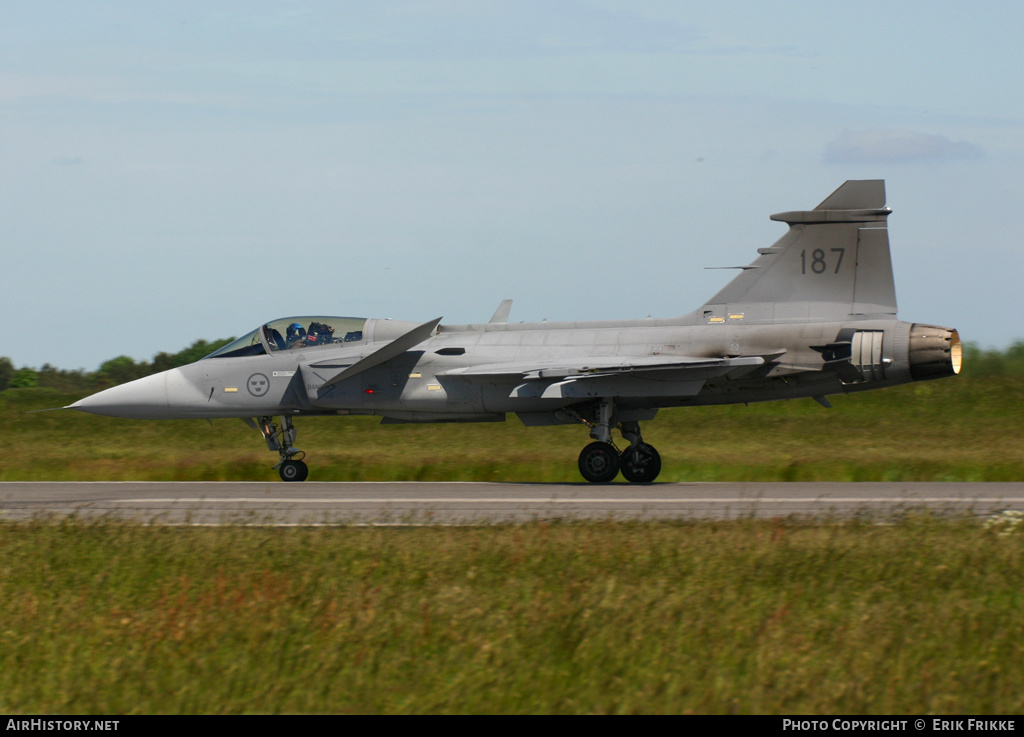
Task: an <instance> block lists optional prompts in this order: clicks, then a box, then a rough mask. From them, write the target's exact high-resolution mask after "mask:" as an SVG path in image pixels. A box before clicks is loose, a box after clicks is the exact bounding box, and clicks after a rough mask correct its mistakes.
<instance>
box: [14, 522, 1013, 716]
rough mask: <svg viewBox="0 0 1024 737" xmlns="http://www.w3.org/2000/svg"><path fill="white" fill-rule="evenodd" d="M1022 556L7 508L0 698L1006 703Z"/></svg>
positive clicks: (309, 708) (936, 533)
mask: <svg viewBox="0 0 1024 737" xmlns="http://www.w3.org/2000/svg"><path fill="white" fill-rule="evenodd" d="M1022 562H1024V535H1022V534H1021V533H1020V532H1019V531H1018V532H1016V533H1014V534H1010V535H1005V536H1001V535H999V534H997V533H996V532H995V531H993V530H991V529H986V528H985V527H983V526H982V525H981V524H979V523H977V522H975V521H971V520H948V519H946V520H941V519H932V518H927V517H916V518H915V517H911V518H906V519H904V520H902V521H900V522H898V523H894V524H889V525H877V524H868V523H867V522H856V521H854V522H846V523H838V522H836V523H831V522H822V521H819V522H813V523H811V522H797V521H785V520H769V521H754V520H743V521H738V522H737V521H734V522H709V523H686V524H682V523H680V524H653V523H648V524H626V523H612V522H607V523H595V524H552V525H549V524H542V523H533V524H528V525H524V526H516V527H504V526H501V527H486V528H447V529H442V528H433V529H432V528H316V529H295V528H291V529H270V528H221V529H199V528H161V527H146V526H139V525H131V524H118V523H109V522H108V523H104V522H100V523H87V522H82V521H65V522H58V523H49V522H44V521H36V522H32V523H24V524H4V525H0V711H3V712H5V713H9V714H13V713H35V714H39V713H54V714H61V713H75V714H118V713H254V712H255V713H282V712H283V713H294V712H327V713H686V712H697V713H765V714H767V713H779V714H965V713H966V714H979V715H980V714H1007V713H1010V714H1012V713H1020V712H1021V711H1022V710H1024V566H1022V565H1021V564H1022Z"/></svg>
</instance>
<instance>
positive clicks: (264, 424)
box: [245, 415, 309, 481]
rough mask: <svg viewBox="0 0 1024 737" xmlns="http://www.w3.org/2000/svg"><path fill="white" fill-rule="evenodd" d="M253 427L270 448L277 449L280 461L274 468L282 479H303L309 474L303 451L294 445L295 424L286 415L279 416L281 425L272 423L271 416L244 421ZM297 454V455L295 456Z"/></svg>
mask: <svg viewBox="0 0 1024 737" xmlns="http://www.w3.org/2000/svg"><path fill="white" fill-rule="evenodd" d="M245 422H246V424H247V425H249V426H250V427H255V428H256V429H257V430H259V431H260V433H261V434H262V435H263V439H264V440H266V441H267V447H268V448H269V449H270V450H273V451H277V453H278V454H279V455H280V456H281V462H280V463H278V464H277V465H276V466H274V468H276V469H277V472H278V473H279V474H281V480H282V481H305V480H306V478H307V477H308V476H309V467H308V466H307V465H306V464H305V463H303V462H302V458H303V456H305V453H304V452H303V451H301V450H299V449H298V448H296V447H295V425H293V424H292V418H291V417H289V416H288V415H282V416H281V426H280V427H278V426H277V425H276V424H274V420H273V418H272V417H260V418H258V419H257V420H256V421H255V422H253V421H252V420H246V421H245ZM296 456H297V457H296Z"/></svg>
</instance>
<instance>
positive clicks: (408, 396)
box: [70, 180, 961, 483]
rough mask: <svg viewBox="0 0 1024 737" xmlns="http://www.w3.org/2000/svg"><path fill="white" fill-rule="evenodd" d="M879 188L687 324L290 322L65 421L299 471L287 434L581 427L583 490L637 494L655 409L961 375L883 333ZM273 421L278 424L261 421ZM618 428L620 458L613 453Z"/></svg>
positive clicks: (952, 345) (745, 273)
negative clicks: (585, 436)
mask: <svg viewBox="0 0 1024 737" xmlns="http://www.w3.org/2000/svg"><path fill="white" fill-rule="evenodd" d="M890 212H891V210H890V209H889V208H887V207H885V183H884V182H883V181H881V180H868V181H848V182H846V183H845V184H843V185H842V186H841V187H840V188H839V189H837V190H836V191H835V192H833V193H832V194H831V195H830V196H829V197H828V198H826V199H825V201H824V202H822V203H821V204H820V205H818V206H817V207H816V208H814V209H813V210H805V211H795V212H783V213H779V214H777V215H772V216H771V217H772V220H776V221H779V222H783V223H786V224H787V225H788V226H789V230H788V232H787V233H786V234H785V235H783V236H782V238H780V239H779V240H778V241H777V242H776V243H775V244H774V245H772V246H770V247H768V248H761V249H758V254H759V255H758V257H757V258H756V259H755V260H754V262H753V263H751V264H750V265H749V266H742V267H738V268H740V269H741V272H740V273H739V274H738V275H737V276H736V278H734V279H733V280H732V281H731V282H729V283H728V284H727V285H726V286H725V288H723V289H722V290H721V291H720V292H718V294H716V295H715V296H714V297H712V298H711V299H710V300H708V301H707V302H706V303H705V304H703V305H701V306H700V307H699V308H698V309H696V310H695V311H693V312H690V313H689V314H686V315H683V316H682V317H673V318H667V319H650V318H648V319H645V320H614V321H601V322H562V323H558V322H542V323H510V322H508V316H509V309H510V307H511V301H510V300H506V301H505V302H502V303H501V305H500V306H499V307H498V310H497V312H495V313H494V316H493V317H492V318H491V320H490V322H487V323H485V324H475V325H442V324H441V318H437V319H435V320H430V321H428V322H424V323H422V324H418V323H412V322H398V321H393V320H375V319H367V318H361V317H359V318H357V317H287V318H283V319H280V320H274V321H272V322H268V323H266V324H264V325H261V326H260V327H258V328H256V329H255V330H253V331H252V332H250V333H248V334H247V335H245V336H243V337H241V338H239V339H238V340H236V341H234V342H232V343H231V344H229V345H226V346H224V347H223V348H221V349H220V350H217V351H215V352H213V353H211V354H210V355H209V356H207V357H206V358H204V359H202V360H200V361H197V362H196V363H193V364H191V365H188V366H183V367H181V368H175V369H171V370H170V371H164V372H163V373H160V374H155V375H153V376H148V377H146V378H142V379H138V380H137V381H132V382H129V383H127V384H123V385H121V386H117V387H114V388H111V389H107V390H105V391H102V392H99V393H98V394H94V395H92V396H90V397H87V398H85V399H83V400H81V401H80V402H77V403H75V404H73V405H70V408H71V409H77V410H81V411H83V412H91V413H93V414H98V415H110V416H113V417H131V418H146V419H163V418H189V417H201V418H214V417H238V418H242V419H243V420H244V421H245V422H247V423H248V424H249V425H250V426H251V427H253V428H254V429H256V430H258V431H259V432H260V433H262V435H263V438H264V440H265V441H266V443H267V446H268V447H269V448H270V450H272V451H274V452H276V453H278V454H279V455H280V462H279V463H278V464H277V466H275V468H277V469H279V472H280V475H281V478H282V479H284V480H285V481H302V480H304V479H305V478H306V476H307V474H308V469H307V466H306V464H305V463H304V462H303V461H302V458H303V456H304V454H303V452H302V451H300V450H298V449H296V448H295V426H294V424H293V420H294V418H295V417H297V416H304V415H348V414H353V415H379V416H381V417H382V418H383V422H384V423H402V422H503V421H504V420H505V416H506V414H507V413H509V412H513V413H515V414H516V415H517V416H518V417H519V419H520V420H522V422H523V423H524V424H526V425H528V426H534V425H558V424H566V423H579V424H582V425H585V426H586V427H587V428H588V430H589V435H590V438H591V439H592V440H593V442H591V443H590V444H589V445H587V446H586V447H585V448H583V451H582V452H581V453H580V456H579V469H580V473H582V474H583V477H584V478H585V479H587V480H588V481H593V482H598V483H602V482H609V481H611V480H612V479H614V478H615V477H616V475H617V474H618V473H619V472H620V471H621V472H622V475H623V476H624V477H625V478H626V479H627V480H628V481H632V482H650V481H654V479H655V478H657V476H658V473H659V472H660V470H661V458H660V456H659V454H658V451H657V450H655V449H654V448H653V447H652V446H651V445H649V444H647V443H645V442H644V441H643V437H642V435H641V433H640V423H641V422H642V421H645V420H651V419H653V418H654V416H655V414H657V412H658V410H659V409H660V408H662V407H680V406H694V405H704V404H731V403H736V402H762V401H767V400H771V399H792V398H796V397H812V398H814V399H815V400H817V401H818V402H819V403H820V404H822V405H824V406H826V407H828V406H829V404H828V400H827V399H826V397H827V396H828V395H830V394H842V393H849V392H859V391H864V390H866V389H877V388H881V387H887V386H895V385H897V384H903V383H906V382H910V381H920V380H924V379H936V378H939V377H943V376H951V375H953V374H956V373H959V371H960V362H961V345H960V338H959V336H958V335H957V332H956V330H953V329H950V328H943V327H936V326H933V325H925V324H920V323H908V322H902V321H900V320H898V319H896V293H895V288H894V285H893V275H892V263H891V260H890V257H889V236H888V231H887V230H886V219H887V218H888V216H889V213H890ZM275 417H279V418H280V420H279V423H276V422H274V418H275ZM616 429H617V430H618V431H619V432H620V433H621V435H622V438H623V439H624V440H625V442H626V443H628V446H626V447H625V448H624V450H622V451H621V452H620V451H619V450H618V449H617V448H616V446H615V445H614V444H613V440H612V431H613V430H616Z"/></svg>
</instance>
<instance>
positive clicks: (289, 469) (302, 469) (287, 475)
mask: <svg viewBox="0 0 1024 737" xmlns="http://www.w3.org/2000/svg"><path fill="white" fill-rule="evenodd" d="M277 472H278V473H279V474H281V480H282V481H305V480H306V477H307V476H309V466H307V465H306V464H305V463H303V462H302V461H295V460H287V461H282V462H281V465H279V466H278V467H277Z"/></svg>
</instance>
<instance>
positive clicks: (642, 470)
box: [619, 443, 661, 484]
mask: <svg viewBox="0 0 1024 737" xmlns="http://www.w3.org/2000/svg"><path fill="white" fill-rule="evenodd" d="M619 463H620V466H621V468H620V470H621V471H622V476H623V478H625V479H626V481H629V482H631V483H634V484H649V483H651V482H652V481H654V479H656V478H658V474H659V473H661V455H660V454H659V453H658V451H657V450H655V449H654V446H653V445H648V444H647V443H640V444H639V445H637V446H636V447H635V448H626V449H625V450H624V451H622V458H621V459H619Z"/></svg>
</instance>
